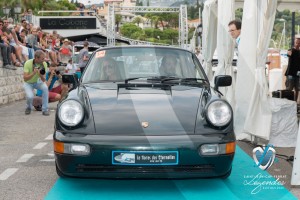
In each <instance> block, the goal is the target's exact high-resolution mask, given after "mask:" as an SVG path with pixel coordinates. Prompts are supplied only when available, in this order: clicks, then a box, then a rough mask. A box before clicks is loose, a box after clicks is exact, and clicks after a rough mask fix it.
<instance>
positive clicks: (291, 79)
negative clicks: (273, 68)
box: [285, 76, 300, 90]
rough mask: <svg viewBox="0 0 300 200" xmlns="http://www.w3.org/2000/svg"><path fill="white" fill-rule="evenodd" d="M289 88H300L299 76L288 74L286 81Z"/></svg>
mask: <svg viewBox="0 0 300 200" xmlns="http://www.w3.org/2000/svg"><path fill="white" fill-rule="evenodd" d="M285 86H286V89H287V90H293V89H294V88H295V90H299V89H300V88H299V77H298V76H287V77H286V81H285Z"/></svg>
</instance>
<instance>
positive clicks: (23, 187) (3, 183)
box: [0, 100, 300, 200]
mask: <svg viewBox="0 0 300 200" xmlns="http://www.w3.org/2000/svg"><path fill="white" fill-rule="evenodd" d="M56 105H57V104H56V103H51V104H50V116H43V115H42V113H41V112H38V111H32V112H31V114H30V115H25V114H24V111H25V100H22V101H18V102H14V103H11V104H8V105H5V106H1V107H0V121H1V126H0V200H19V199H26V200H37V199H44V197H45V196H46V195H47V193H48V192H49V191H50V189H51V188H52V187H53V185H54V183H55V182H56V180H57V179H58V176H57V174H56V171H55V164H54V155H53V148H52V134H53V130H54V129H53V124H54V115H55V109H56ZM238 144H239V146H240V147H241V148H242V149H243V150H244V151H245V152H246V153H248V154H249V155H251V154H252V150H253V148H254V146H252V145H250V144H249V143H245V142H238ZM276 152H277V153H280V154H284V155H287V156H291V155H293V154H294V148H277V149H276ZM291 171H292V163H291V162H287V161H286V160H285V159H282V158H278V162H276V163H274V164H273V165H272V166H271V167H270V168H269V169H268V172H269V173H270V174H272V175H284V176H285V177H284V178H282V179H283V180H284V181H285V184H284V186H285V187H286V188H287V189H288V190H290V191H291V192H292V193H293V194H294V195H295V196H296V197H297V198H298V199H300V188H299V187H291V185H290V179H291Z"/></svg>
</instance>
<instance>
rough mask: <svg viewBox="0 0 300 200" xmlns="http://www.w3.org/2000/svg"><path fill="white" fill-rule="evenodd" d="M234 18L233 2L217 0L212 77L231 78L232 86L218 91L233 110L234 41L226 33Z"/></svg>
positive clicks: (232, 0)
mask: <svg viewBox="0 0 300 200" xmlns="http://www.w3.org/2000/svg"><path fill="white" fill-rule="evenodd" d="M234 18H235V10H234V0H219V1H218V31H217V52H218V67H217V69H216V71H215V73H214V77H215V76H217V75H230V76H231V77H232V85H231V86H230V87H224V88H219V90H220V91H221V92H222V94H223V95H224V96H225V98H226V99H227V100H228V102H229V103H230V104H231V106H232V107H233V109H234V105H235V97H234V89H235V76H234V72H233V67H232V59H233V49H234V40H233V39H232V37H231V36H230V34H229V33H228V23H229V22H230V21H231V20H233V19H234ZM213 80H214V79H213Z"/></svg>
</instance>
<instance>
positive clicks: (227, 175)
mask: <svg viewBox="0 0 300 200" xmlns="http://www.w3.org/2000/svg"><path fill="white" fill-rule="evenodd" d="M231 171H232V167H231V168H230V170H229V171H228V172H227V173H226V174H225V175H223V176H221V177H220V178H221V179H224V180H225V179H227V178H228V177H229V176H230V174H231Z"/></svg>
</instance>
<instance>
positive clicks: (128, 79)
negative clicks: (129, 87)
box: [125, 77, 147, 84]
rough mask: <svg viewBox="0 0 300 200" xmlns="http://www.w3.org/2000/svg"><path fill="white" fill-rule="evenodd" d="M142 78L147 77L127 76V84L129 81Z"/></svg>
mask: <svg viewBox="0 0 300 200" xmlns="http://www.w3.org/2000/svg"><path fill="white" fill-rule="evenodd" d="M140 78H147V77H133V78H127V79H125V84H127V83H128V82H129V81H132V80H136V79H140Z"/></svg>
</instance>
